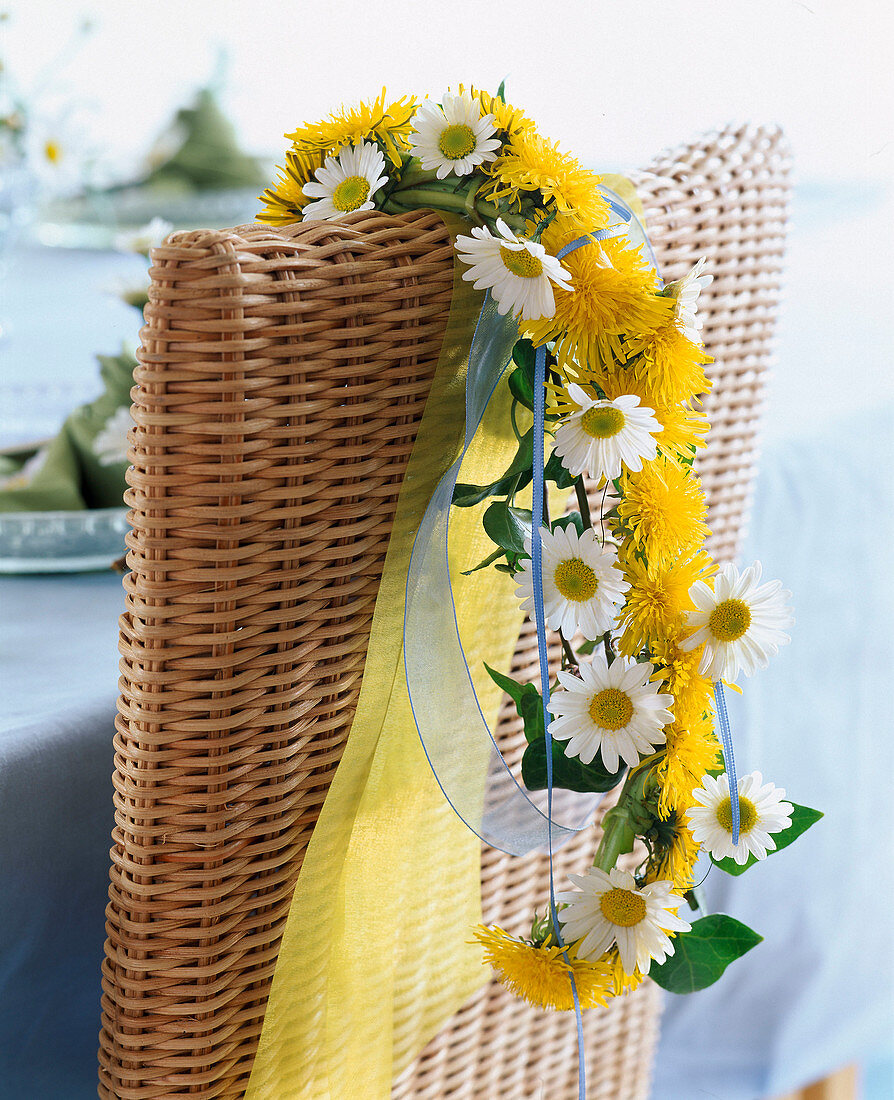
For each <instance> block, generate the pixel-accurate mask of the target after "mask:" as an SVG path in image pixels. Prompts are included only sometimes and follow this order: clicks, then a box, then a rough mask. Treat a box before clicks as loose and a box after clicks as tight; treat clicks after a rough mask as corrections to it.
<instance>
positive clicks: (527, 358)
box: [512, 339, 535, 384]
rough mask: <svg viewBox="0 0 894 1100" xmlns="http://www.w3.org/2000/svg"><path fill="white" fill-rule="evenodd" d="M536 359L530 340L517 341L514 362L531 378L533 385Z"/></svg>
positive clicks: (514, 349) (513, 350)
mask: <svg viewBox="0 0 894 1100" xmlns="http://www.w3.org/2000/svg"><path fill="white" fill-rule="evenodd" d="M534 357H535V352H534V345H533V344H532V343H531V341H530V340H526V339H521V340H516V342H515V346H514V347H513V349H512V362H513V363H515V365H516V366H517V367H521V368H522V370H524V371H525V372H526V373H527V374H528V375H529V376H530V379H531V383H532V384H533V382H534Z"/></svg>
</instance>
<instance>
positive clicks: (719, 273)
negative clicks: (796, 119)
mask: <svg viewBox="0 0 894 1100" xmlns="http://www.w3.org/2000/svg"><path fill="white" fill-rule="evenodd" d="M787 168H788V163H787V154H786V150H785V145H784V143H783V141H782V139H781V136H780V135H779V133H778V132H777V131H775V130H773V129H755V128H750V127H746V128H740V129H729V130H725V131H723V132H721V133H717V134H712V135H710V136H709V137H707V138H706V139H704V140H703V141H700V142H698V143H697V144H694V145H691V146H687V147H685V148H682V149H679V150H676V151H675V152H674V153H672V154H669V155H666V156H662V157H660V158H659V159H658V160H657V161H656V162H655V163H654V164H653V165H652V166H651V167H650V168H649V169H648V170H647V171H645V172H642V173H637V174H636V175H635V177H634V180H635V182H636V184H637V187H638V189H639V193H640V195H641V197H642V200H643V203H644V205H645V209H646V215H647V220H648V227H649V231H650V235H651V239H652V241H653V243H654V246H655V249H656V253H657V256H658V259H659V264H660V266H661V268H662V272H663V274H664V275H665V277H666V278H675V277H678V276H679V275H681V274H683V272H684V271H685V270H686V269H687V267H688V266H689V265H691V264H692V263H693V262H694V260H696V259H697V258H698V257H699V256H701V255H707V256H708V258H709V264H710V270H711V271H713V272H714V274H715V281H714V283H713V285H712V286H711V287H710V288H709V290H708V291H707V292H705V293H704V294H703V297H702V299H701V301H700V311H701V315H702V316H703V317H704V336H705V343H706V345H707V349H708V351H709V352H710V353H711V355H713V356H714V358H715V363H714V365H713V368H712V371H711V373H712V375H713V378H714V388H713V390H712V392H711V394H710V396H709V397H708V398H707V400H706V407H707V412H708V416H709V419H710V421H711V424H712V428H711V434H710V449H709V453H708V455H707V456H706V457H705V458H704V459H703V460H702V461H701V463H700V473H701V475H702V477H703V480H704V485H705V489H706V491H707V494H708V500H709V505H710V508H709V525H710V526H711V528H712V530H713V532H714V534H713V536H712V540H711V543H710V546H709V548H710V550H711V551H712V552H713V553H714V555H715V556H716V557H718V558H719V559H721V560H725V559H729V558H731V557H733V556H734V555H735V554H736V552H737V549H738V546H739V542H740V539H741V537H742V533H743V523H744V521H745V517H746V514H747V511H748V506H749V497H750V493H751V486H752V480H753V476H754V464H755V446H756V430H757V425H758V417H759V410H760V403H761V398H762V394H763V387H764V378H765V372H766V369H767V364H768V358H769V354H770V344H771V339H772V336H773V328H774V322H775V315H776V310H777V304H778V295H779V276H780V267H781V261H782V251H783V235H784V227H785V219H786V205H787V194H788V184H787ZM358 230H359V233H358V232H357V231H358ZM452 270H453V258H452V250H451V246H450V241H449V238H448V235H447V232H446V230H445V228H444V226H443V223H442V222H441V219H440V218H439V217H438V216H437V215H434V214H432V213H426V212H419V213H416V214H411V215H407V216H405V217H401V218H393V217H388V216H385V215H383V214H381V213H378V212H375V211H371V212H369V213H363V214H357V215H353V216H351V217H350V218H349V219H346V222H345V223H344V224H343V223H309V224H303V225H297V226H292V227H288V228H287V229H284V230H272V229H270V228H269V227H266V226H244V227H241V228H239V229H236V230H228V231H222V232H211V231H196V232H191V233H179V234H176V235H175V236H174V237H172V238H170V239H169V241H168V242H166V243H165V244H164V245H162V246H161V247H160V248H158V249H156V250H155V251H154V253H153V266H152V272H151V274H152V289H151V295H150V304H149V306H148V307H147V310H146V319H147V325H146V327H145V329H144V330H143V334H142V336H143V347H142V349H141V351H140V353H139V359H140V367H139V369H138V371H137V374H136V389H135V391H134V392H135V407H134V418H135V421H136V429H135V433H134V436H133V448H132V454H131V459H132V462H133V468H132V470H131V472H130V476H129V481H130V485H131V488H130V490H129V492H128V497H127V500H128V504H129V505H130V507H131V508H132V524H133V532H132V534H131V535H130V536H129V539H128V545H129V548H130V551H129V555H128V561H129V565H130V568H131V572H130V573H129V574H128V576H127V577H126V578H125V589H126V601H127V602H126V610H125V612H124V614H123V615H122V617H121V636H120V652H121V657H122V661H121V670H122V680H121V698H120V702H119V717H118V721H117V736H116V739H115V748H116V756H115V776H114V782H115V811H116V825H115V830H114V836H113V848H112V869H111V887H110V902H109V906H108V910H107V918H108V919H107V931H108V940H107V943H106V958H105V961H104V965H103V1002H102V1008H103V1017H102V1032H101V1036H100V1088H99V1093H100V1096H103V1097H118V1098H121V1100H144V1098H145V1100H150V1098H151V1100H156V1098H160V1097H173V1096H187V1095H189V1096H202V1097H226V1098H228V1100H229V1098H236V1097H239V1096H241V1095H242V1093H243V1090H244V1088H245V1085H246V1083H247V1080H248V1076H249V1073H250V1071H251V1066H252V1059H253V1057H254V1053H255V1049H256V1046H257V1041H258V1036H259V1034H260V1030H261V1025H262V1022H263V1016H264V1009H265V1004H266V1000H267V996H268V993H269V988H270V982H271V978H272V975H273V970H274V967H275V965H276V959H277V951H278V948H279V942H280V938H281V935H282V929H283V925H284V922H285V919H286V915H287V913H288V909H289V902H290V898H291V894H292V891H293V889H294V884H295V880H296V877H297V875H298V872H299V869H300V866H301V861H302V855H303V852H304V850H305V848H306V846H307V843H308V840H309V837H310V835H311V832H312V830H313V828H314V822H315V821H316V819H317V816H318V813H319V809H320V806H321V805H322V802H323V800H324V798H325V795H326V791H327V788H328V784H329V782H330V780H331V777H332V774H333V771H334V769H335V767H336V765H337V764H338V761H339V759H340V756H341V752H342V749H343V747H344V742H345V738H346V735H347V732H348V730H349V728H350V725H351V720H352V717H353V712H354V707H355V704H356V699H357V694H358V691H359V688H360V680H361V675H362V672H363V665H364V654H365V646H366V643H367V639H368V635H369V628H370V623H371V619H372V613H373V606H374V603H375V598H376V592H377V587H378V583H379V578H380V575H381V569H382V565H383V560H384V553H385V547H386V545H387V541H388V536H389V530H390V524H391V522H392V517H393V512H394V508H395V504H396V500H397V493H398V487H399V485H400V481H401V476H402V472H403V469H404V467H405V464H406V462H407V459H408V457H409V454H410V451H411V449H412V446H413V440H414V434H415V431H416V427H417V425H418V423H419V420H420V418H421V415H422V410H423V406H424V404H425V399H426V394H427V390H428V386H429V384H430V380H431V375H432V371H433V368H434V364H435V362H436V360H437V356H438V351H439V348H440V344H441V340H442V337H443V333H444V327H445V323H446V317H447V310H448V306H449V303H450V297H451V286H452V278H453V274H452ZM311 562H312V563H313V568H312V569H309V568H307V565H306V563H311ZM514 670H515V671H514V674H515V675H518V676H519V677H525V676H527V677H529V678H531V679H533V680H536V679H537V670H536V652H535V639H534V635H533V631H532V630H531V629H530V627H529V625H528V624H526V626H525V629H524V630H523V633H522V635H521V638H520V640H519V644H518V649H517V652H516V658H515V662H514ZM499 736H500V738H501V740H502V743H503V745H504V746H505V749H506V752H507V755H508V756H509V757H513V754H514V755H515V756H518V754H519V753H520V751H521V746H522V742H523V735H522V731H521V729H520V726H519V722H518V719H517V718H516V716H515V712H514V710H513V709H512V708H511V707H507V708H506V709H504V711H503V713H502V715H501V720H500V726H499ZM594 843H595V838H594V836H593V834H592V833H589V834H584V835H582V836H581V837H579V838H575V839H574V840H572V841H571V842H570V843H569V844H567V845H566V846H565V847H564V848H563V849H562V850H561V852H560V853H559V854H558V855H557V858H556V864H557V878H558V879H560V880H561V879H562V878H564V875H565V873H566V872H568V871H582V870H584V868H585V867H586V866H587V864H588V863H589V861H590V859H591V858H592V851H593V846H594ZM481 866H482V892H483V906H484V916H485V919H486V920H487V921H489V922H497V923H499V924H500V925H501V926H502V927H504V928H506V929H508V930H510V931H520V930H522V929H523V928H524V927H525V924H526V922H528V921H529V920H530V913H531V910H532V907H533V905H535V904H541V903H542V899H543V897H544V896H545V894H546V891H547V865H546V860H545V859H544V857H542V856H539V855H534V856H531V857H529V858H526V859H512V858H510V857H507V856H505V855H503V854H502V853H500V852H497V851H494V850H493V849H489V848H485V849H484V850H483V853H482V864H481ZM657 1025H658V1000H657V990H656V988H655V987H654V986H652V985H651V984H650V983H649V982H646V983H644V984H643V986H641V987H640V989H638V990H637V991H636V992H635V993H633V994H631V995H628V996H626V997H622V998H618V999H616V1000H615V1001H613V1002H611V1003H610V1005H609V1007H608V1008H606V1009H605V1010H592V1011H590V1012H588V1013H586V1014H585V1033H586V1043H587V1055H588V1063H589V1067H588V1068H589V1089H588V1095H589V1096H590V1097H591V1098H593V1100H641V1098H644V1097H645V1096H646V1095H647V1092H648V1085H649V1078H650V1073H651V1062H652V1056H653V1051H654V1045H655V1041H656V1036H657ZM576 1061H577V1059H576V1036H575V1027H574V1018H573V1015H571V1014H561V1013H545V1012H540V1011H535V1010H533V1009H531V1008H529V1007H527V1006H526V1005H524V1004H523V1003H522V1002H520V1001H518V1000H516V999H515V998H513V997H511V996H509V995H507V994H506V993H505V992H504V991H503V989H502V988H501V987H500V986H498V985H496V984H495V983H491V984H489V985H487V986H486V987H484V988H483V989H482V991H481V992H480V993H479V994H478V995H477V996H475V997H473V998H472V1000H471V1001H470V1002H469V1003H468V1004H467V1005H466V1007H465V1008H464V1009H463V1010H462V1011H461V1012H460V1013H458V1014H457V1016H456V1017H454V1019H453V1020H452V1021H451V1022H450V1024H449V1026H447V1027H446V1028H445V1029H444V1030H443V1031H442V1032H441V1033H440V1034H439V1035H438V1036H437V1037H436V1038H435V1039H434V1040H433V1041H432V1042H431V1043H429V1045H428V1047H427V1048H426V1049H425V1050H424V1051H423V1052H422V1053H421V1054H420V1055H419V1057H418V1058H417V1059H416V1061H415V1062H414V1063H413V1064H412V1065H411V1066H410V1067H409V1068H408V1069H407V1070H406V1071H405V1072H404V1073H403V1074H402V1075H401V1077H400V1078H399V1080H398V1081H397V1082H395V1085H394V1090H393V1096H394V1098H395V1100H423V1098H430V1100H436V1098H437V1100H446V1098H447V1097H451V1098H457V1100H459V1098H463V1100H466V1098H467V1100H473V1098H474V1100H497V1098H500V1100H528V1098H533V1097H539V1096H541V1095H542V1093H541V1082H542V1081H544V1080H549V1081H550V1089H549V1096H550V1100H561V1098H562V1097H571V1096H576V1095H577V1086H576ZM360 1096H361V1094H360V1093H358V1098H359V1097H360ZM339 1100H341V1098H339ZM344 1100H353V1098H350V1097H346V1098H344Z"/></svg>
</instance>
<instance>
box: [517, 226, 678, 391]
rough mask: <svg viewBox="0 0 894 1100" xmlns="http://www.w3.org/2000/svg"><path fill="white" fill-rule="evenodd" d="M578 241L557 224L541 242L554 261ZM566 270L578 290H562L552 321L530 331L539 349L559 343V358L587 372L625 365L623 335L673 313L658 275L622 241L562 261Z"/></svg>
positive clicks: (558, 291)
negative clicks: (603, 366)
mask: <svg viewBox="0 0 894 1100" xmlns="http://www.w3.org/2000/svg"><path fill="white" fill-rule="evenodd" d="M579 236H580V233H579V231H578V230H577V229H576V228H574V227H573V226H572V225H570V224H569V222H568V219H566V218H562V219H558V218H557V219H556V221H555V222H553V223H552V225H550V226H548V227H547V229H546V230H544V233H543V236H542V238H541V242H542V243H543V245H544V247H545V248H546V251H547V252H548V253H549V254H550V255H552V256H555V255H557V254H558V253H559V252H560V251H561V249H562V248H563V247H564V246H565V245H566V244H569V243H570V242H571V241H573V240H575V239H576V238H577V237H579ZM562 266H563V267H564V268H565V269H566V271H568V272H569V274H570V277H571V284H572V288H573V289H572V290H562V289H561V288H557V289H556V292H555V303H556V310H555V313H554V314H553V316H552V317H545V318H543V319H542V320H539V321H535V322H532V323H529V324H528V325H527V326H526V329H525V331H526V334H527V335H528V336H530V338H531V339H532V340H533V341H534V343H535V344H537V345H539V344H545V343H547V342H548V341H550V340H553V341H555V344H556V354H557V355H558V356H559V357H560V358H563V359H572V360H574V361H575V362H577V363H578V364H580V365H581V366H582V367H585V368H586V367H589V368H590V369H593V368H597V367H598V365H599V364H600V363H602V364H605V363H610V362H612V361H614V360H620V361H621V362H623V361H624V356H625V353H624V348H623V343H622V339H621V337H622V336H623V334H624V333H627V332H646V331H650V330H652V329H654V328H656V327H657V326H659V325H661V324H662V323H663V321H664V320H665V319H666V317H667V315H668V312H669V311H670V312H672V311H673V303H672V302H671V301H670V299H668V298H662V297H660V296H659V295H658V294H656V293H655V290H656V288H657V285H658V284H657V282H656V278H655V272H654V271H653V270H652V268H651V267H650V266H649V264H648V263H647V262H646V261H645V260H644V259H643V257H642V254H641V252H640V251H639V250H638V249H635V248H631V247H630V246H629V244H628V243H627V241H626V240H625V239H623V238H620V237H614V238H611V239H610V240H607V241H596V242H593V243H592V244H588V245H585V246H584V247H582V248H578V249H576V250H575V251H574V252H570V253H569V254H568V255H567V256H565V257H564V258H563V260H562ZM626 392H628V393H631V392H633V391H632V390H628V391H626Z"/></svg>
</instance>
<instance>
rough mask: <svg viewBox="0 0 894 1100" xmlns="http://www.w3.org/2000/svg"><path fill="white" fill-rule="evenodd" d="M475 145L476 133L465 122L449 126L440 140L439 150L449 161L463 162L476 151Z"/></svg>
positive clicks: (442, 132) (443, 131)
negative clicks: (464, 158)
mask: <svg viewBox="0 0 894 1100" xmlns="http://www.w3.org/2000/svg"><path fill="white" fill-rule="evenodd" d="M475 145H476V142H475V131H474V130H473V129H472V127H471V126H467V125H466V124H465V123H464V122H458V123H457V124H456V125H455V126H448V127H447V128H446V129H444V130H442V131H441V136H440V137H439V138H438V148H439V149H440V150H441V152H442V153H443V154H444V156H445V157H446V158H447V160H462V159H463V157H467V156H468V155H469V153H473V152H474V151H475Z"/></svg>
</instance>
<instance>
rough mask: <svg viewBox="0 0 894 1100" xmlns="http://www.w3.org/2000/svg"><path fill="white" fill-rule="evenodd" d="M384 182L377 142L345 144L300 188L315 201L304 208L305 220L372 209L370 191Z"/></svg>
mask: <svg viewBox="0 0 894 1100" xmlns="http://www.w3.org/2000/svg"><path fill="white" fill-rule="evenodd" d="M387 182H388V176H387V175H386V174H385V158H384V157H383V156H382V153H381V150H380V149H379V148H378V146H377V145H373V144H372V143H371V142H368V141H363V142H361V143H360V144H359V145H346V146H345V147H344V149H342V150H340V152H339V154H338V156H337V157H326V162H325V164H324V165H323V167H322V168H318V169H317V170H316V172H314V179H313V180H311V181H310V182H308V183H306V184H305V185H304V187H303V188H302V190H303V192H304V194H305V195H307V196H308V197H309V198H311V199H316V200H317V201H316V202H310V203H308V204H307V206H305V208H304V215H303V217H304V220H305V221H321V220H322V219H324V218H330V219H331V218H340V217H341V216H342V215H343V214H351V213H353V212H354V211H355V210H372V208H373V206H374V205H375V203H374V202H373V201H372V200H373V195H375V193H376V191H378V190H379V188H380V187H381V186H382V185H383V184H384V183H387Z"/></svg>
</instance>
